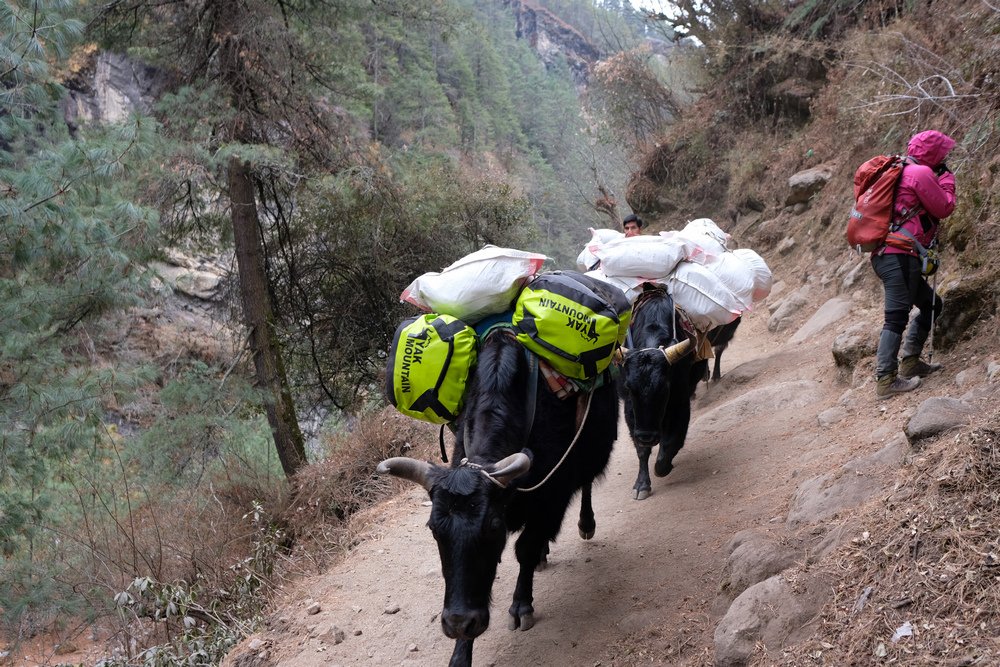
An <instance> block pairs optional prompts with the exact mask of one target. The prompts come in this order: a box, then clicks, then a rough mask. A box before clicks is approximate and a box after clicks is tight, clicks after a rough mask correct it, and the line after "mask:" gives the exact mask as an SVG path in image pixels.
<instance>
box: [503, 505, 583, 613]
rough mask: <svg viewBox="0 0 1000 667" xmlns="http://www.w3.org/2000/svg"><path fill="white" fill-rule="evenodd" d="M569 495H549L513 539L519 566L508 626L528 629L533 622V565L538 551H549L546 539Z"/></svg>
mask: <svg viewBox="0 0 1000 667" xmlns="http://www.w3.org/2000/svg"><path fill="white" fill-rule="evenodd" d="M569 500H570V497H569V495H568V494H567V495H566V497H564V498H549V500H547V501H546V502H545V503H544V505H543V506H541V507H539V508H538V510H537V514H536V516H534V517H532V518H531V519H529V520H528V522H527V523H526V524H525V525H524V529H523V530H522V531H521V535H520V537H518V538H517V542H515V543H514V555H515V556H517V562H518V564H519V565H520V566H521V567H520V569H519V570H518V573H517V584H516V585H515V586H514V600H513V602H512V603H511V605H510V610H509V611H510V619H509V627H510V629H511V630H516V629H518V628H520V629H521V630H530V629H531V628H532V626H534V625H535V608H534V606H533V605H532V603H533V602H534V589H535V568H537V567H538V564H539V562H540V558H539V556H540V554H542V553H543V552H545V553H547V552H548V546H549V542H550V541H551V540H552V539H554V538H555V536H556V535H557V534H558V533H559V526H560V525H561V524H562V520H563V517H564V516H566V508H567V507H569Z"/></svg>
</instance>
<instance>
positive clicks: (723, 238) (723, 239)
mask: <svg viewBox="0 0 1000 667" xmlns="http://www.w3.org/2000/svg"><path fill="white" fill-rule="evenodd" d="M677 234H678V236H680V237H682V238H684V239H687V240H688V241H690V242H691V243H692V244H693V245H694V246H696V247H697V248H698V249H699V250H701V251H702V253H703V255H721V254H722V253H724V252H726V249H727V246H728V244H729V239H730V238H731V237H730V236H729V234H727V233H726V232H724V231H722V229H720V228H719V226H718V225H717V224H715V223H714V222H712V221H711V220H709V219H708V218H698V219H697V220H692V221H691V222H689V223H687V225H685V227H684V229H682V230H680V231H679V232H677ZM703 255H702V256H703ZM688 259H694V260H698V261H700V260H699V258H698V257H697V256H692V257H689V258H688Z"/></svg>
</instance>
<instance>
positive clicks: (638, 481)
mask: <svg viewBox="0 0 1000 667" xmlns="http://www.w3.org/2000/svg"><path fill="white" fill-rule="evenodd" d="M660 451H661V452H662V451H663V448H662V447H661V448H660ZM635 453H636V454H637V455H638V456H639V475H638V476H637V477H636V478H635V484H633V485H632V488H633V489H634V490H635V499H636V500H645V499H646V498H648V497H649V494H650V493H652V491H653V484H652V482H650V479H649V455H650V454H652V453H653V448H652V447H646V446H643V445H636V446H635Z"/></svg>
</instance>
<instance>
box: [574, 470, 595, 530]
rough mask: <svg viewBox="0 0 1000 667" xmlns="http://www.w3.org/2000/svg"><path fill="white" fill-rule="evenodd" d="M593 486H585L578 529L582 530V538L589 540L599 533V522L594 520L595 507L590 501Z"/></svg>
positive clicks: (581, 496)
mask: <svg viewBox="0 0 1000 667" xmlns="http://www.w3.org/2000/svg"><path fill="white" fill-rule="evenodd" d="M590 487H591V484H590V482H587V483H586V484H584V485H583V489H582V493H581V495H580V521H579V522H577V524H576V527H577V528H579V529H580V537H582V538H583V539H585V540H589V539H590V538H592V537H593V536H594V533H595V532H596V531H597V521H595V520H594V506H593V504H592V503H591V500H590V491H591V489H590Z"/></svg>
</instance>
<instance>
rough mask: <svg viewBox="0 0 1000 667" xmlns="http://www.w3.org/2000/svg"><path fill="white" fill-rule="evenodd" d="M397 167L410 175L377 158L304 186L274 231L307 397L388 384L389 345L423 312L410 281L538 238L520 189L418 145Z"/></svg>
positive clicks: (331, 397)
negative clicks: (404, 299) (412, 299)
mask: <svg viewBox="0 0 1000 667" xmlns="http://www.w3.org/2000/svg"><path fill="white" fill-rule="evenodd" d="M393 167H394V168H393V171H397V170H398V172H399V173H400V174H401V176H400V177H399V178H394V177H393V176H392V175H391V173H392V172H390V170H389V168H388V165H386V164H384V163H381V162H376V163H374V164H373V165H371V166H369V167H367V168H364V169H362V168H357V169H354V170H352V171H350V172H345V173H342V174H339V175H337V176H330V177H327V178H325V179H322V180H320V181H316V182H309V183H307V184H305V187H303V188H301V189H299V190H297V191H295V193H294V199H295V201H296V202H297V205H298V209H297V213H296V215H295V217H294V218H292V219H288V220H276V221H275V229H274V231H273V232H272V233H270V235H269V236H270V237H271V238H273V239H274V241H275V243H279V244H282V252H280V253H277V254H276V257H275V261H274V262H273V263H272V264H271V267H270V268H271V270H272V279H273V281H274V283H275V285H276V294H277V296H278V299H279V300H280V301H281V303H282V304H283V308H282V312H281V315H282V318H283V322H284V324H285V326H286V327H287V331H288V332H289V335H288V336H287V338H286V340H285V343H284V345H285V352H286V355H287V357H286V358H287V359H288V360H289V364H288V367H289V371H290V373H292V374H293V375H294V376H295V378H296V382H297V386H298V387H299V390H300V392H301V396H309V397H311V399H312V400H321V399H322V400H327V401H332V402H333V403H334V404H335V405H339V406H347V405H355V404H356V403H357V401H358V399H359V398H360V397H361V396H362V395H363V393H362V392H361V391H360V390H361V389H362V388H364V389H365V393H366V392H367V391H368V390H369V388H370V387H371V386H372V385H376V386H377V384H378V378H379V376H380V374H381V372H382V370H383V366H384V351H385V350H386V349H388V345H389V342H390V341H391V337H392V334H393V332H394V331H395V329H396V326H397V325H398V323H399V321H400V320H401V319H403V317H405V316H406V315H407V314H409V313H410V312H411V310H412V307H410V306H406V305H403V304H400V303H399V294H400V293H401V292H402V290H403V288H404V287H405V286H406V285H407V284H408V283H409V282H410V281H412V280H413V279H414V278H415V277H416V276H418V275H419V274H421V273H423V272H425V271H439V270H440V269H441V268H442V267H444V266H446V265H448V264H450V263H452V262H453V261H455V260H456V259H458V258H459V257H461V256H462V255H464V254H467V253H469V252H471V251H473V250H477V249H479V248H480V247H481V246H482V245H484V244H486V243H493V244H495V245H503V246H513V247H521V246H523V245H525V244H526V243H527V242H528V241H529V237H528V236H526V233H527V232H528V231H529V229H530V228H529V227H527V226H526V225H525V217H526V214H527V209H526V203H525V202H524V200H523V199H521V198H519V197H518V196H516V194H515V193H514V191H513V190H512V189H511V188H510V187H509V186H506V185H504V184H497V183H491V182H488V181H471V180H470V179H468V178H465V177H463V176H462V175H461V174H460V173H459V172H458V171H457V170H456V167H455V166H454V165H453V164H452V163H451V162H450V161H449V160H447V159H443V158H440V157H436V156H433V155H426V154H422V153H421V152H419V151H417V150H413V151H410V152H408V153H405V154H400V155H399V156H398V159H397V160H396V162H395V163H394V165H393ZM286 196H287V197H289V198H292V197H293V194H292V193H291V192H289V193H287V194H286ZM286 257H287V258H291V257H294V264H291V263H286V262H285V261H283V258H286ZM293 322H299V323H304V324H305V326H304V327H303V328H301V329H293V328H292V323H293ZM293 332H294V333H293ZM377 391H379V392H380V389H377Z"/></svg>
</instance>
